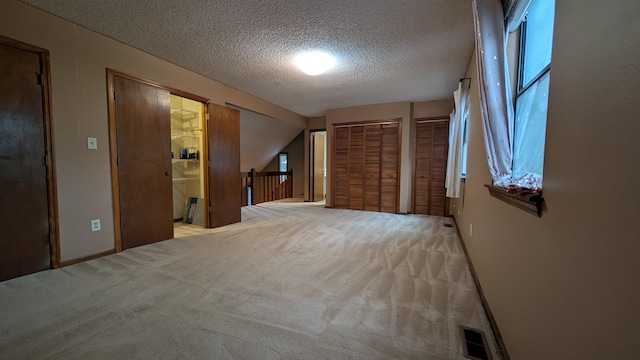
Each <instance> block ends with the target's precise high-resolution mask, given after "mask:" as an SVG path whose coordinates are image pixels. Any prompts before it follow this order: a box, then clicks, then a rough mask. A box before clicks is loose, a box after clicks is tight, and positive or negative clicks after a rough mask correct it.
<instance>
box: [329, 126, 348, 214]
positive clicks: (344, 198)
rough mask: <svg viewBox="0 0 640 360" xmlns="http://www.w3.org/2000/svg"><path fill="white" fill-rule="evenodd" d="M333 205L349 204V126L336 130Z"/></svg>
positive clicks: (343, 206) (340, 206) (346, 205)
mask: <svg viewBox="0 0 640 360" xmlns="http://www.w3.org/2000/svg"><path fill="white" fill-rule="evenodd" d="M333 178H334V185H333V194H334V198H333V206H334V207H336V208H341V209H346V208H347V207H348V206H349V128H348V127H339V128H336V129H335V131H334V149H333Z"/></svg>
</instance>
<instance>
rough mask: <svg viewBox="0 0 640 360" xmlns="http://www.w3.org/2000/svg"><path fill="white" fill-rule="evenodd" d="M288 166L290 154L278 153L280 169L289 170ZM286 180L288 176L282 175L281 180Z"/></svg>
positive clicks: (282, 170) (281, 170)
mask: <svg viewBox="0 0 640 360" xmlns="http://www.w3.org/2000/svg"><path fill="white" fill-rule="evenodd" d="M288 166H289V154H287V153H280V154H278V171H280V172H287V167H288ZM285 180H287V176H286V175H281V176H280V182H284V181H285Z"/></svg>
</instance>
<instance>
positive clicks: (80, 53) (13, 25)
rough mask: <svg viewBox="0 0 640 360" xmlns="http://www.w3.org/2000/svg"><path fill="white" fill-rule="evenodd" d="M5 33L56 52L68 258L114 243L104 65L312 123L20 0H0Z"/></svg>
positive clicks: (58, 153) (58, 149) (56, 115)
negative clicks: (94, 142) (93, 145)
mask: <svg viewBox="0 0 640 360" xmlns="http://www.w3.org/2000/svg"><path fill="white" fill-rule="evenodd" d="M0 35H3V36H6V37H9V38H13V39H16V40H19V41H23V42H26V43H29V44H32V45H36V46H39V47H42V48H45V49H48V50H49V51H50V54H51V77H52V97H53V104H52V108H53V121H54V128H53V132H54V134H53V135H54V139H55V161H56V171H57V180H58V199H59V202H58V205H59V215H60V243H61V244H60V245H61V255H62V260H63V261H65V260H70V259H74V258H78V257H83V256H87V255H91V254H95V253H99V252H102V251H106V250H111V249H113V248H114V223H113V204H112V198H111V181H110V179H111V173H110V163H109V146H108V144H109V138H108V119H107V92H106V75H105V69H106V68H113V69H115V70H118V71H122V72H125V73H129V74H132V75H134V76H138V77H141V78H145V79H149V80H152V81H156V82H158V83H161V84H164V85H167V86H170V87H173V88H177V89H180V90H183V91H187V92H191V93H193V94H197V95H200V96H203V97H207V98H210V99H211V100H212V102H214V103H218V104H222V105H224V104H225V103H232V104H235V105H237V106H240V107H243V108H246V109H251V110H253V111H256V112H259V113H261V114H265V115H267V116H271V117H273V118H277V119H282V120H283V121H286V122H289V123H290V124H295V126H299V127H300V128H306V126H307V122H306V119H305V118H304V117H302V116H299V115H297V114H295V113H292V112H290V111H288V110H285V109H283V108H280V107H277V106H275V105H273V104H270V103H268V102H266V101H264V100H261V99H258V98H256V97H253V96H251V95H248V94H246V93H243V92H240V91H238V90H235V89H233V88H230V87H228V86H225V85H223V84H220V83H218V82H215V81H212V80H209V79H207V78H205V77H202V76H200V75H197V74H195V73H193V72H190V71H187V70H185V69H182V68H180V67H177V66H175V65H172V64H170V63H168V62H166V61H162V60H160V59H158V58H155V57H153V56H150V55H148V54H146V53H143V52H141V51H138V50H136V49H133V48H131V47H129V46H126V45H123V44H121V43H118V42H116V41H113V40H110V39H108V38H106V37H104V36H101V35H98V34H96V33H94V32H91V31H88V30H86V29H84V28H81V27H79V26H76V25H73V24H72V23H70V22H67V21H64V20H61V19H59V18H57V17H55V16H52V15H49V14H47V13H45V12H42V11H39V10H36V9H34V8H32V7H30V6H27V5H25V4H23V3H20V2H17V1H15V0H3V1H2V3H1V4H0ZM88 136H91V137H96V138H97V139H98V150H87V137H88ZM91 219H101V220H102V231H99V232H91V231H90V224H89V221H90V220H91Z"/></svg>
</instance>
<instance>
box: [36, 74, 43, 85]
mask: <svg viewBox="0 0 640 360" xmlns="http://www.w3.org/2000/svg"><path fill="white" fill-rule="evenodd" d="M36 83H37V84H38V85H42V74H41V73H36Z"/></svg>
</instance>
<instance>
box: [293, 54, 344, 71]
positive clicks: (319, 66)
mask: <svg viewBox="0 0 640 360" xmlns="http://www.w3.org/2000/svg"><path fill="white" fill-rule="evenodd" d="M336 62H337V61H336V58H334V57H333V56H331V55H329V54H327V53H324V52H322V51H311V52H306V53H302V54H298V55H296V57H295V58H294V59H293V63H294V64H296V66H297V67H298V68H299V69H300V70H302V71H304V73H305V74H307V75H312V76H315V75H320V74H322V73H324V72H326V71H327V70H329V69H331V68H332V67H334V66H335V65H336Z"/></svg>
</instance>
